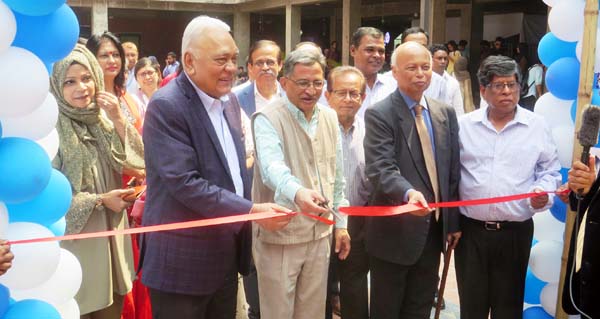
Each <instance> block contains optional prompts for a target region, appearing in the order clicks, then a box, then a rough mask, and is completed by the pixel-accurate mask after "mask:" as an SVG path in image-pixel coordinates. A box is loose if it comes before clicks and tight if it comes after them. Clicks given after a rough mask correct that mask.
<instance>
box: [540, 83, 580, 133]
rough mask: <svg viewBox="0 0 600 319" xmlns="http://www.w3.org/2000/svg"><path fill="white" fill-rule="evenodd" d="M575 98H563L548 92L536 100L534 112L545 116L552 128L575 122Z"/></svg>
mask: <svg viewBox="0 0 600 319" xmlns="http://www.w3.org/2000/svg"><path fill="white" fill-rule="evenodd" d="M572 105H573V100H561V99H559V98H557V97H556V96H554V95H553V94H552V93H550V92H547V93H546V94H544V95H542V96H540V98H539V99H538V100H537V101H536V102H535V108H534V112H535V113H537V114H539V115H541V116H543V117H544V118H545V119H546V122H547V123H548V126H550V127H551V128H553V127H556V126H560V125H565V124H569V123H573V121H572V120H571V106H572Z"/></svg>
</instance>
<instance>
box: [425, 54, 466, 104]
mask: <svg viewBox="0 0 600 319" xmlns="http://www.w3.org/2000/svg"><path fill="white" fill-rule="evenodd" d="M429 51H431V56H432V57H433V60H432V62H433V64H432V65H431V66H432V70H433V72H435V73H437V74H439V75H441V76H442V78H444V80H445V81H446V96H445V100H444V101H442V102H445V103H446V104H448V105H450V106H452V107H453V108H454V110H455V111H456V116H461V115H463V114H465V109H464V106H463V99H462V95H461V93H460V85H459V84H458V81H457V80H456V79H455V78H454V77H453V76H451V75H450V74H448V72H446V67H447V66H448V48H446V46H445V45H443V44H433V45H432V46H431V47H430V48H429Z"/></svg>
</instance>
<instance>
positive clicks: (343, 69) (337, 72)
mask: <svg viewBox="0 0 600 319" xmlns="http://www.w3.org/2000/svg"><path fill="white" fill-rule="evenodd" d="M348 73H354V74H356V75H357V76H358V77H359V78H360V93H365V90H366V89H367V81H366V80H365V76H364V75H363V74H362V72H360V70H359V69H357V68H355V67H353V66H349V65H345V66H338V67H336V68H334V69H333V70H331V72H329V75H328V76H327V91H329V92H331V91H333V84H334V83H333V82H334V81H335V79H337V78H338V76H342V75H344V74H348Z"/></svg>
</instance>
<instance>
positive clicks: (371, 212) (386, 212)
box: [9, 190, 568, 245]
mask: <svg viewBox="0 0 600 319" xmlns="http://www.w3.org/2000/svg"><path fill="white" fill-rule="evenodd" d="M551 193H556V194H564V193H568V190H565V191H561V192H539V193H526V194H517V195H510V196H501V197H492V198H483V199H472V200H464V201H455V202H443V203H431V204H429V207H430V208H442V207H458V206H473V205H484V204H495V203H502V202H508V201H513V200H519V199H525V198H531V197H535V196H540V195H545V194H551ZM420 209H423V207H422V206H420V205H414V204H406V205H401V206H365V207H359V206H356V207H340V212H343V213H345V214H347V215H351V216H393V215H398V214H404V213H409V212H412V211H416V210H420ZM283 214H284V213H256V214H244V215H233V216H227V217H218V218H209V219H201V220H194V221H187V222H179V223H171V224H163V225H153V226H144V227H137V228H129V229H123V230H108V231H101V232H94V233H83V234H73V235H65V236H56V237H45V238H32V239H22V240H15V241H10V242H9V244H10V245H18V244H29V243H40V242H50V241H58V240H76V239H88V238H100V237H109V236H117V235H131V234H142V233H150V232H158V231H165V230H178V229H187V228H195V227H206V226H215V225H223V224H231V223H239V222H246V221H252V220H261V219H268V218H273V217H281V216H282V215H283ZM290 214H292V215H296V214H302V215H304V216H307V217H310V218H313V219H315V220H318V221H319V222H322V223H325V224H328V225H333V224H334V222H333V221H332V220H329V219H327V218H324V217H320V216H317V215H314V214H309V213H290Z"/></svg>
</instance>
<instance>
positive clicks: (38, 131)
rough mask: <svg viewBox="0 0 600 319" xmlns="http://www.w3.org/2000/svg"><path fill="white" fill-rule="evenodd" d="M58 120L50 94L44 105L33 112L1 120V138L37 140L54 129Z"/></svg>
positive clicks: (55, 107) (56, 106)
mask: <svg viewBox="0 0 600 319" xmlns="http://www.w3.org/2000/svg"><path fill="white" fill-rule="evenodd" d="M57 120H58V104H56V99H55V98H54V96H53V95H52V94H51V93H48V95H47V96H46V99H45V100H44V103H42V105H41V106H40V107H38V108H36V109H35V110H33V112H31V113H29V114H26V115H24V116H18V117H6V118H4V119H2V136H3V137H9V136H16V137H24V138H28V139H30V140H37V139H41V138H43V137H45V136H47V135H48V134H49V133H50V131H52V130H53V129H54V127H56V121H57Z"/></svg>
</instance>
